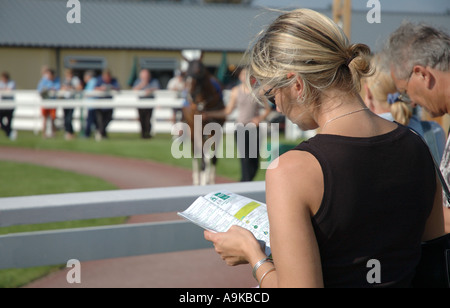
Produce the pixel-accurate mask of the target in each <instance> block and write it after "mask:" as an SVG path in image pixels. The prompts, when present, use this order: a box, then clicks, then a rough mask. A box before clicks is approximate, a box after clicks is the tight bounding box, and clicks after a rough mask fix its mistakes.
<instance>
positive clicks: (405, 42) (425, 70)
mask: <svg viewBox="0 0 450 308" xmlns="http://www.w3.org/2000/svg"><path fill="white" fill-rule="evenodd" d="M449 50H450V36H449V35H448V33H445V32H444V31H441V30H438V29H435V28H433V27H431V26H429V25H425V24H413V23H410V22H404V23H403V24H402V25H401V26H400V27H399V28H398V29H397V30H396V31H395V32H394V33H392V34H391V36H390V38H389V40H388V43H387V46H386V52H387V54H388V57H389V60H390V68H391V75H392V78H393V79H394V82H395V85H396V87H397V89H398V91H399V92H400V93H401V95H402V96H403V97H406V99H407V100H409V101H411V102H412V103H414V104H417V105H420V106H421V107H423V108H424V109H425V110H427V111H428V112H429V113H430V114H431V116H433V117H438V116H442V115H444V114H448V113H450V87H449V86H448V85H449V84H450V68H449V66H450V52H449ZM449 140H450V139H448V140H447V144H446V146H445V150H444V154H443V156H442V160H441V165H440V168H441V171H442V174H443V176H444V178H445V180H446V182H447V185H449V183H450V142H449ZM443 200H444V206H445V207H446V208H447V209H445V210H444V215H445V221H446V230H447V232H450V204H449V203H448V202H447V200H446V198H443Z"/></svg>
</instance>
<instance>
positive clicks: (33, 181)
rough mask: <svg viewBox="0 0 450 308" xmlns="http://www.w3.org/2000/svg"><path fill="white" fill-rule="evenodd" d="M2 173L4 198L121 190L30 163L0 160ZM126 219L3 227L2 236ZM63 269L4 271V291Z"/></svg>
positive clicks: (0, 281)
mask: <svg viewBox="0 0 450 308" xmlns="http://www.w3.org/2000/svg"><path fill="white" fill-rule="evenodd" d="M0 170H1V172H0V197H14V196H25V195H39V194H56V193H70V192H86V191H96V190H112V189H117V187H116V186H114V185H112V184H110V183H107V182H105V181H103V180H100V179H97V178H94V177H90V176H85V175H80V174H76V173H72V172H67V171H61V170H57V169H53V168H45V167H40V166H35V165H30V164H22V163H12V162H4V161H0ZM125 219H126V217H115V218H104V219H89V220H79V221H67V222H56V223H45V224H33V225H20V226H11V227H2V228H0V235H4V234H9V233H16V232H29V231H41V230H54V229H66V228H80V227H88V226H101V225H111V224H118V223H123V222H124V221H125ZM60 268H61V266H60V265H56V266H40V267H33V268H23V269H5V270H0V288H15V287H20V286H22V285H24V284H27V283H29V282H30V281H32V280H35V279H37V278H40V277H43V276H45V275H47V274H49V273H51V272H53V271H56V270H58V269H60Z"/></svg>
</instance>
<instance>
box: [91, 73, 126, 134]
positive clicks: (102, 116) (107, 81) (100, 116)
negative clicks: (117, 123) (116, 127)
mask: <svg viewBox="0 0 450 308" xmlns="http://www.w3.org/2000/svg"><path fill="white" fill-rule="evenodd" d="M95 90H97V91H102V92H103V96H101V97H99V98H103V99H111V98H112V91H119V90H120V86H119V83H118V82H117V79H116V78H113V77H112V75H111V71H110V70H104V71H103V73H102V76H101V78H99V79H98V81H97V85H96V87H95ZM95 114H96V119H97V128H98V131H97V134H96V135H95V138H96V140H97V141H99V140H102V138H107V134H106V128H107V127H108V124H109V122H111V120H112V115H113V109H111V108H101V109H100V108H99V109H96V110H95Z"/></svg>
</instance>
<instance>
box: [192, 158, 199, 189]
mask: <svg viewBox="0 0 450 308" xmlns="http://www.w3.org/2000/svg"><path fill="white" fill-rule="evenodd" d="M200 168H201V164H200V159H198V158H195V157H193V158H192V184H193V185H196V186H198V185H200V184H201V183H200V174H201V172H200Z"/></svg>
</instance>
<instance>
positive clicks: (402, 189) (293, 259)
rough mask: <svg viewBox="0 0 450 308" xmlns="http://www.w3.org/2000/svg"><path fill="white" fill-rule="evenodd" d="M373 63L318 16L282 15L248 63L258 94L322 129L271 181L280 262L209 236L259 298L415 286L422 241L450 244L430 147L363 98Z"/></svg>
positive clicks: (285, 158)
mask: <svg viewBox="0 0 450 308" xmlns="http://www.w3.org/2000/svg"><path fill="white" fill-rule="evenodd" d="M369 55H370V50H369V47H367V46H366V45H362V44H350V43H349V41H348V39H347V37H346V36H345V34H344V32H343V30H342V29H341V28H340V27H339V26H338V25H336V24H335V23H334V22H333V21H332V20H330V19H329V18H328V17H326V16H325V15H322V14H320V13H317V12H314V11H312V10H308V9H300V10H293V11H290V12H287V13H284V14H282V15H280V16H279V17H278V18H277V19H276V20H275V21H274V22H273V23H272V24H271V25H270V26H269V27H268V28H267V29H266V30H265V31H262V32H261V33H260V34H259V36H258V38H257V41H256V43H255V44H254V45H253V47H252V48H251V50H250V52H249V60H250V65H249V75H250V76H253V77H254V78H255V79H256V81H257V82H256V84H255V86H254V87H255V89H254V93H255V94H256V95H258V96H259V97H261V99H262V98H263V97H264V96H266V97H269V98H270V97H274V98H275V103H276V105H277V109H278V110H279V111H280V112H282V113H283V114H285V115H286V117H287V118H289V119H290V120H291V121H293V122H294V123H296V124H297V125H299V127H300V128H301V129H302V130H309V129H316V128H318V127H320V128H321V130H320V133H319V134H317V135H316V136H314V137H312V138H310V139H309V140H308V141H306V142H303V143H301V144H299V145H298V146H297V147H296V148H295V149H294V150H292V151H289V152H287V153H285V154H283V155H281V156H280V157H279V158H277V159H276V160H274V161H273V163H272V164H271V166H270V167H269V169H268V170H267V172H266V203H267V210H268V215H269V221H270V248H271V252H272V256H273V263H272V262H269V260H267V256H266V255H265V253H264V251H263V250H262V249H261V247H260V245H259V242H258V241H257V240H256V239H255V237H254V236H253V234H252V233H251V232H250V231H247V230H246V229H244V228H241V227H238V226H233V227H232V228H230V230H229V231H227V232H224V233H213V232H210V231H205V237H206V239H207V240H210V241H212V242H213V243H214V246H215V249H216V251H217V252H218V253H220V254H221V256H222V258H223V259H224V260H225V261H226V262H227V264H230V265H237V264H242V263H246V262H249V263H250V264H251V265H252V266H253V269H254V274H255V275H256V278H257V279H258V282H259V283H260V286H261V287H321V286H326V287H401V286H404V287H409V286H410V285H411V282H412V278H413V277H414V274H415V269H416V266H417V264H418V262H419V259H420V256H421V241H422V240H429V239H432V238H435V237H437V236H441V235H443V234H444V226H443V221H442V211H441V209H442V204H441V202H442V201H441V197H442V196H441V193H440V190H441V187H440V185H439V181H438V180H437V179H436V173H435V169H434V163H433V160H432V157H431V155H430V153H429V151H428V149H427V146H426V145H425V144H424V142H423V141H422V140H421V139H420V138H419V137H418V136H417V135H416V134H414V133H412V132H411V131H410V130H409V129H407V128H405V127H404V126H401V125H398V124H396V123H393V122H391V121H387V120H385V119H383V118H381V117H379V116H377V115H375V114H374V113H372V112H371V111H370V110H369V109H368V108H367V107H366V106H365V105H364V103H363V101H362V99H361V97H360V96H359V91H360V85H361V84H360V78H361V77H364V76H367V75H368V74H370V73H371V72H372V69H371V67H370V61H369V60H368V56H369ZM247 84H250V82H249V78H247ZM411 152H414V155H410V153H411ZM412 166H414V168H412ZM430 213H431V214H430ZM372 259H376V260H377V261H378V262H380V264H381V273H380V274H381V275H376V276H377V278H379V279H380V280H379V281H378V282H376V283H372V281H370V279H368V278H367V277H369V276H370V274H371V273H372V271H371V269H372V268H371V267H370V266H368V265H369V264H370V263H369V261H372Z"/></svg>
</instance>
